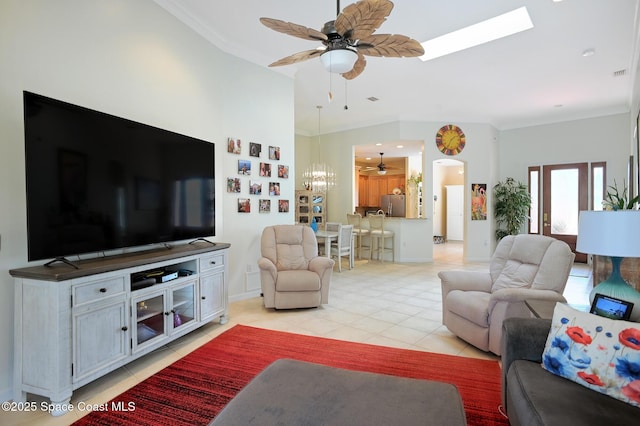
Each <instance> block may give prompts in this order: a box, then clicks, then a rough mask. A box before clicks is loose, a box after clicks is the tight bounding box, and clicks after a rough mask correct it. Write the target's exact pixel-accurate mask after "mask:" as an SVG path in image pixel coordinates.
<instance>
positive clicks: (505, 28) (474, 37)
mask: <svg viewBox="0 0 640 426" xmlns="http://www.w3.org/2000/svg"><path fill="white" fill-rule="evenodd" d="M531 28H533V22H531V18H530V17H529V13H528V12H527V8H526V7H524V6H523V7H521V8H519V9H515V10H512V11H511V12H507V13H505V14H502V15H499V16H496V17H494V18H490V19H487V20H486V21H482V22H478V23H477V24H473V25H470V26H468V27H465V28H461V29H459V30H456V31H453V32H450V33H448V34H445V35H442V36H440V37H436V38H434V39H431V40H427V41H425V42H423V43H421V44H422V47H424V52H425V54H424V55H422V56H420V59H422V60H423V61H428V60H430V59H435V58H439V57H440V56H445V55H448V54H450V53H454V52H459V51H461V50H464V49H468V48H470V47H474V46H478V45H481V44H484V43H488V42H490V41H493V40H497V39H500V38H503V37H507V36H510V35H513V34H517V33H519V32H522V31H525V30H528V29H531Z"/></svg>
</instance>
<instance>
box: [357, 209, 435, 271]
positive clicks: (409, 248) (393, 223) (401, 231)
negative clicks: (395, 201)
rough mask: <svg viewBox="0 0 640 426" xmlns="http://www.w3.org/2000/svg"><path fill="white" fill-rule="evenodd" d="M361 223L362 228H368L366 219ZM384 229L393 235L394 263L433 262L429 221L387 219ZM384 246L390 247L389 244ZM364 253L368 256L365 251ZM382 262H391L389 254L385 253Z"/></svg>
mask: <svg viewBox="0 0 640 426" xmlns="http://www.w3.org/2000/svg"><path fill="white" fill-rule="evenodd" d="M362 223H363V227H365V228H368V227H369V221H368V220H367V218H366V217H363V218H362ZM385 229H388V230H390V231H393V232H394V234H395V258H396V262H432V261H433V242H432V241H433V222H431V220H429V219H428V218H424V217H419V218H405V217H387V218H385ZM365 238H366V237H365ZM365 241H366V240H365ZM386 244H387V247H390V244H391V243H390V242H387V243H386ZM364 253H367V254H368V252H366V251H365V252H364ZM384 260H385V262H386V261H391V253H387V254H386V255H385V259H384Z"/></svg>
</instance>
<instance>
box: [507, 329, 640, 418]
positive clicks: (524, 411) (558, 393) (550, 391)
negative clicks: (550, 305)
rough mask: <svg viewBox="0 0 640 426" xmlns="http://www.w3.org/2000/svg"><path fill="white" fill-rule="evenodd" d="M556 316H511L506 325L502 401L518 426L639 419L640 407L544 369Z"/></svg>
mask: <svg viewBox="0 0 640 426" xmlns="http://www.w3.org/2000/svg"><path fill="white" fill-rule="evenodd" d="M550 328H551V320H546V319H536V318H509V319H507V320H505V321H504V323H503V326H502V333H503V334H502V404H503V407H504V408H505V409H506V413H507V415H508V416H509V422H510V423H511V425H513V426H520V425H522V426H525V425H526V426H529V425H562V426H568V425H580V426H584V425H605V424H606V425H637V424H640V423H639V422H640V408H638V407H634V406H632V405H629V404H626V403H624V402H622V401H619V400H617V399H615V398H612V397H610V396H607V395H604V394H600V393H598V392H595V391H592V390H590V389H587V388H586V387H584V386H581V385H579V384H577V383H574V382H572V381H570V380H567V379H565V378H562V377H558V376H556V375H554V374H551V373H549V372H548V371H546V370H544V369H543V368H542V367H541V366H540V363H541V362H542V352H543V351H544V346H545V343H546V340H547V335H548V334H549V329H550Z"/></svg>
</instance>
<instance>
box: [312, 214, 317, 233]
mask: <svg viewBox="0 0 640 426" xmlns="http://www.w3.org/2000/svg"><path fill="white" fill-rule="evenodd" d="M311 229H313V232H318V222H316V218H315V217H314V218H313V219H311Z"/></svg>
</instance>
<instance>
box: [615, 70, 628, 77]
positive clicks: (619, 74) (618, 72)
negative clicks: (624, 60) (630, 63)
mask: <svg viewBox="0 0 640 426" xmlns="http://www.w3.org/2000/svg"><path fill="white" fill-rule="evenodd" d="M625 75H627V70H626V69H624V70H618V71H614V72H613V76H614V77H622V76H625Z"/></svg>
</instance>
